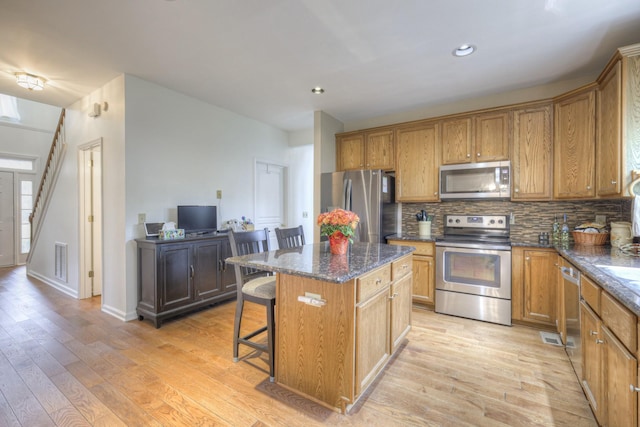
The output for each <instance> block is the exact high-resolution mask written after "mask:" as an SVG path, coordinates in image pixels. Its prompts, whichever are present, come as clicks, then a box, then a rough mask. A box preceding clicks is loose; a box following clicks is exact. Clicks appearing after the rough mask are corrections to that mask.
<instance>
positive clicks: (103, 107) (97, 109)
mask: <svg viewBox="0 0 640 427" xmlns="http://www.w3.org/2000/svg"><path fill="white" fill-rule="evenodd" d="M107 110H109V104H108V103H107V102H103V103H102V104H100V103H97V102H94V103H93V108H92V110H91V111H89V117H93V118H96V117H100V114H102V112H103V111H107Z"/></svg>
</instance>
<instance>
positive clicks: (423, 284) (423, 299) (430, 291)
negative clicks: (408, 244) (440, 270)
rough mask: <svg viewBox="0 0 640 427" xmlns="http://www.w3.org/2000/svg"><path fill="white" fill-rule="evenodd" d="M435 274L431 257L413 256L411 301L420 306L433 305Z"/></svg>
mask: <svg viewBox="0 0 640 427" xmlns="http://www.w3.org/2000/svg"><path fill="white" fill-rule="evenodd" d="M435 280H436V273H435V268H434V261H433V257H430V256H423V255H414V256H413V300H414V301H415V302H419V303H422V304H429V305H433V304H435V299H434V298H435Z"/></svg>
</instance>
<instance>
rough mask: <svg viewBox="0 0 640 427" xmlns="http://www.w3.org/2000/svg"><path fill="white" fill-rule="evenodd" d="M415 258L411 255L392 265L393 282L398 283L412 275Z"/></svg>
mask: <svg viewBox="0 0 640 427" xmlns="http://www.w3.org/2000/svg"><path fill="white" fill-rule="evenodd" d="M412 259H413V257H412V256H411V255H407V256H405V257H402V258H400V259H399V260H397V261H394V262H392V263H391V280H393V281H394V282H396V281H397V280H398V279H401V278H403V277H404V276H406V275H407V274H409V273H411V269H412V268H413V262H412Z"/></svg>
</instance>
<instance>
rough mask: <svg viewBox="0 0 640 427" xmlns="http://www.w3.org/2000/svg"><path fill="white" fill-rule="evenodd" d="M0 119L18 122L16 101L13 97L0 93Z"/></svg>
mask: <svg viewBox="0 0 640 427" xmlns="http://www.w3.org/2000/svg"><path fill="white" fill-rule="evenodd" d="M0 118H2V119H9V120H11V121H15V122H19V121H20V113H19V112H18V100H17V99H16V97H15V96H9V95H5V94H2V93H0Z"/></svg>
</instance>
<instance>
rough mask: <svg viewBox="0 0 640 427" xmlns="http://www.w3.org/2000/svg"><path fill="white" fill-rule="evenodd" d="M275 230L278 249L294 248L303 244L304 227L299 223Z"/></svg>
mask: <svg viewBox="0 0 640 427" xmlns="http://www.w3.org/2000/svg"><path fill="white" fill-rule="evenodd" d="M275 231H276V238H277V239H278V246H279V247H280V249H289V248H296V247H298V246H303V245H304V229H303V227H302V226H301V225H299V226H297V227H291V228H276V229H275Z"/></svg>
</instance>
